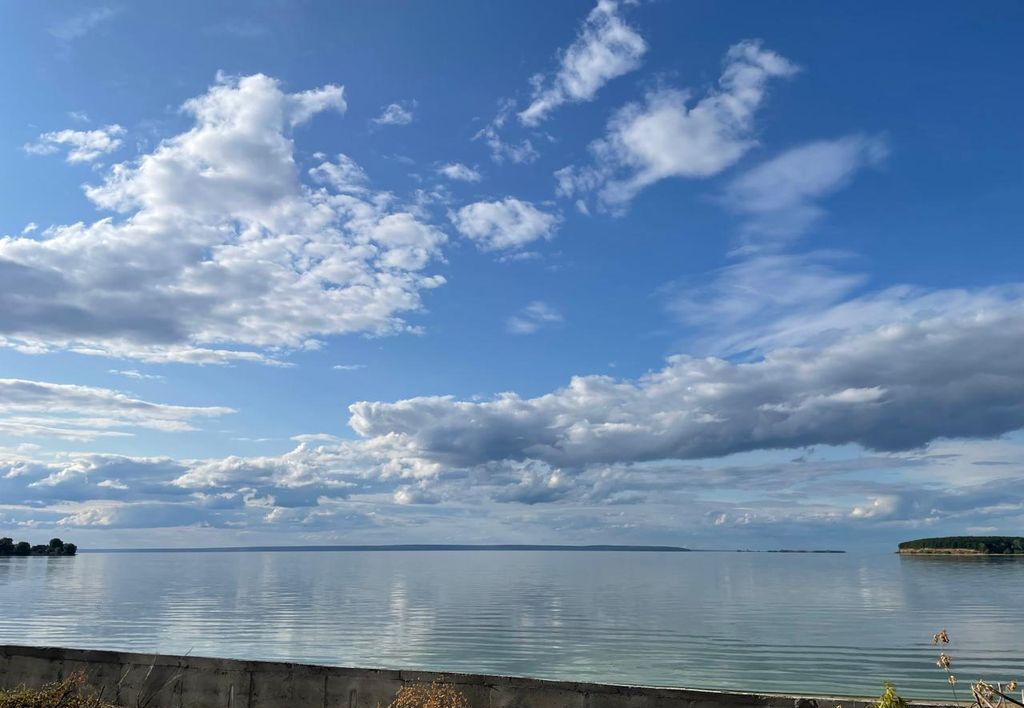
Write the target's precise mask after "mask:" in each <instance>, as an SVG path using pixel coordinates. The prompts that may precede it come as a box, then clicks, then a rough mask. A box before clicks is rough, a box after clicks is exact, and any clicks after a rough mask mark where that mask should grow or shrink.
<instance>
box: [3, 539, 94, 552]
mask: <svg viewBox="0 0 1024 708" xmlns="http://www.w3.org/2000/svg"><path fill="white" fill-rule="evenodd" d="M77 552H78V546H76V545H75V544H73V543H64V542H63V541H61V540H60V539H59V538H51V539H50V542H49V543H48V544H46V545H45V546H43V545H39V546H33V545H32V544H31V543H29V542H28V541H18V543H15V542H14V539H13V538H0V556H73V555H75V554H76V553H77Z"/></svg>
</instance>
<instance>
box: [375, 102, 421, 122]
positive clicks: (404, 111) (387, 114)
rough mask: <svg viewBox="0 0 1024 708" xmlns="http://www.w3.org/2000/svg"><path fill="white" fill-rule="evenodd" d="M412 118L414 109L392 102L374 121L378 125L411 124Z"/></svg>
mask: <svg viewBox="0 0 1024 708" xmlns="http://www.w3.org/2000/svg"><path fill="white" fill-rule="evenodd" d="M412 119H413V114H412V109H410V108H408V107H407V106H405V105H402V104H401V103H391V104H388V105H387V106H385V107H384V109H383V110H382V111H381V114H380V115H379V116H377V117H376V118H374V119H373V122H374V123H376V124H377V125H409V124H410V123H412Z"/></svg>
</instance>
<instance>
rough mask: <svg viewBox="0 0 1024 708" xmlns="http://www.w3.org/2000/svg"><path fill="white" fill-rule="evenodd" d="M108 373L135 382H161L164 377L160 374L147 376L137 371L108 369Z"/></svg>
mask: <svg viewBox="0 0 1024 708" xmlns="http://www.w3.org/2000/svg"><path fill="white" fill-rule="evenodd" d="M108 373H111V374H116V375H117V376H124V377H125V378H126V379H135V380H136V381H163V380H164V377H163V376H161V375H160V374H147V373H144V372H142V371H139V370H138V369H110V370H109V371H108Z"/></svg>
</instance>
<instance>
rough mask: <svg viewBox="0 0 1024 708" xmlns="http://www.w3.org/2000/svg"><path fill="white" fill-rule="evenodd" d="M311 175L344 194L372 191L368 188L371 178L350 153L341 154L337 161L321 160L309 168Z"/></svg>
mask: <svg viewBox="0 0 1024 708" xmlns="http://www.w3.org/2000/svg"><path fill="white" fill-rule="evenodd" d="M309 176H310V177H312V178H313V179H314V180H315V181H317V182H319V183H320V184H326V185H329V186H331V187H332V188H333V189H334V190H335V191H337V192H340V193H343V194H367V193H369V191H370V190H369V189H368V188H367V185H368V184H369V182H370V178H369V177H368V176H367V175H366V172H365V171H364V170H363V168H362V167H360V166H359V163H357V162H356V161H355V160H353V159H352V158H351V157H349V156H348V155H343V154H339V155H338V156H337V158H336V161H335V162H329V161H324V162H321V163H320V164H319V165H317V166H316V167H313V168H311V169H310V170H309Z"/></svg>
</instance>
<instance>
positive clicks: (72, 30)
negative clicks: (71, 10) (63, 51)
mask: <svg viewBox="0 0 1024 708" xmlns="http://www.w3.org/2000/svg"><path fill="white" fill-rule="evenodd" d="M118 12H119V10H118V9H117V8H114V7H109V6H102V5H101V6H99V7H94V8H90V9H88V10H84V11H82V12H79V13H76V14H74V15H71V16H70V17H67V18H65V19H64V20H62V21H61V22H59V23H57V24H56V25H54V26H53V27H51V28H50V30H49V31H50V34H51V35H53V36H54V37H56V38H57V39H59V40H62V41H65V42H70V41H71V40H74V39H78V38H79V37H84V36H85V35H87V34H88V33H89V32H91V31H92V30H93V29H95V28H96V27H98V26H100V25H101V24H103V23H104V22H107V21H109V20H111V19H113V18H114V17H116V16H117V14H118Z"/></svg>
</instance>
